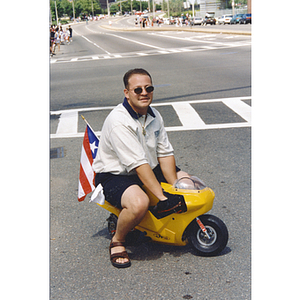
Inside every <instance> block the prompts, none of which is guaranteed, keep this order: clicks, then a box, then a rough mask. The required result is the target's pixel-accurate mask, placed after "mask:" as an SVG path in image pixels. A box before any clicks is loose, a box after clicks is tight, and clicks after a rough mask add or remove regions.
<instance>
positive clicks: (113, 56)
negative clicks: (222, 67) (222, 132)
mask: <svg viewBox="0 0 300 300" xmlns="http://www.w3.org/2000/svg"><path fill="white" fill-rule="evenodd" d="M206 42H207V41H206ZM210 43H211V44H210V45H209V46H207V45H202V44H200V45H197V46H190V47H186V48H170V49H155V50H148V51H142V52H129V53H126V52H125V53H116V54H112V53H107V54H101V55H91V56H81V57H73V58H64V59H59V58H51V59H50V63H51V64H57V63H73V62H81V61H89V60H101V59H116V58H118V59H122V58H132V57H139V56H146V55H169V54H176V53H184V52H195V51H208V50H218V49H227V48H236V47H244V46H249V45H250V44H251V42H248V41H243V42H235V43H224V42H222V43H216V42H210Z"/></svg>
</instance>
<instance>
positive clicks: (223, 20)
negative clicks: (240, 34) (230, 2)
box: [218, 15, 232, 25]
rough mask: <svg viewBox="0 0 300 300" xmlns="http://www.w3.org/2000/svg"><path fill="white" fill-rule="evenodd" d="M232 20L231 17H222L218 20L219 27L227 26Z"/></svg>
mask: <svg viewBox="0 0 300 300" xmlns="http://www.w3.org/2000/svg"><path fill="white" fill-rule="evenodd" d="M231 19H232V15H223V16H222V17H221V18H220V19H219V20H218V23H219V24H220V25H221V24H223V25H225V24H229V23H230V20H231Z"/></svg>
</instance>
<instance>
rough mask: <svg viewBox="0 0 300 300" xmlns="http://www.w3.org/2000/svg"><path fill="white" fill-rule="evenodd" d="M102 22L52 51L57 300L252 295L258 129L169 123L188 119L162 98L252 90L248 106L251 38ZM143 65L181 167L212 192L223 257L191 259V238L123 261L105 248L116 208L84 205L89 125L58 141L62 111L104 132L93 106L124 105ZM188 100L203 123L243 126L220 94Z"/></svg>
mask: <svg viewBox="0 0 300 300" xmlns="http://www.w3.org/2000/svg"><path fill="white" fill-rule="evenodd" d="M99 25H101V23H97V22H95V23H90V24H89V25H88V26H86V25H85V24H79V25H75V26H74V27H73V28H74V36H73V42H72V43H71V44H70V45H64V46H62V47H61V51H60V53H58V54H57V55H56V56H55V57H54V58H53V59H51V69H50V70H51V84H50V88H51V90H50V110H51V120H50V125H51V134H52V136H51V137H52V138H51V148H60V147H62V148H63V150H64V156H63V157H62V158H53V159H51V160H50V163H51V165H50V168H51V177H50V178H51V187H50V189H51V197H50V217H51V224H50V230H51V233H50V234H51V242H50V243H51V244H50V245H51V247H50V267H51V270H50V292H51V293H50V298H51V299H89V300H90V299H209V300H211V299H239V300H240V299H250V289H251V286H250V277H251V268H250V248H251V228H250V227H251V211H250V209H251V194H250V193H251V189H250V186H251V182H250V180H251V174H250V170H251V127H250V125H248V124H247V125H246V126H244V127H242V126H237V127H234V125H232V126H231V127H230V126H228V127H222V126H221V125H220V126H219V127H216V129H203V130H197V129H194V130H187V129H186V130H175V129H174V130H171V128H174V127H176V126H180V125H181V124H180V120H179V118H178V115H177V114H176V113H175V112H174V110H173V109H172V106H170V105H167V104H170V103H176V102H187V101H194V100H214V99H221V98H233V97H246V98H247V99H245V98H243V100H242V101H243V103H245V104H247V105H248V106H249V107H250V106H251V37H249V36H243V35H226V34H211V33H202V32H181V31H179V32H169V31H164V32H158V31H153V32H151V31H147V32H146V31H145V32H143V31H142V32H141V31H134V32H124V31H120V32H116V31H109V30H107V29H104V28H101V27H100V26H99ZM237 26H238V25H237ZM138 66H140V67H143V68H145V69H147V70H148V71H149V72H150V73H151V75H152V76H153V82H154V86H155V93H154V99H155V100H154V102H153V103H154V104H155V105H158V104H161V105H162V106H161V107H160V109H161V112H162V114H163V116H164V119H165V123H166V124H165V125H166V127H169V128H170V130H169V131H168V135H169V138H170V140H171V143H172V145H173V147H174V149H175V155H176V158H177V164H178V165H179V166H180V167H181V168H182V169H184V170H186V171H188V172H189V173H191V174H195V175H198V176H199V177H200V178H202V179H203V180H204V181H205V182H206V183H207V184H208V185H209V186H210V187H211V188H212V189H213V190H214V191H215V193H216V199H215V203H214V207H213V209H212V211H211V212H210V213H212V214H214V215H216V216H218V217H219V218H221V219H222V220H223V221H224V222H225V223H226V225H227V227H228V230H229V242H228V245H227V247H226V248H225V250H224V251H223V252H222V253H221V255H219V256H217V257H212V258H204V257H199V256H196V255H195V253H194V251H193V249H192V248H191V246H189V245H187V246H185V247H171V246H164V245H158V244H153V243H147V244H142V245H140V246H138V247H129V248H128V249H129V252H130V257H131V259H132V266H131V267H130V268H128V269H124V270H119V269H116V268H114V267H112V266H111V264H110V261H109V256H108V245H109V235H108V231H107V229H106V222H105V220H106V218H107V217H108V215H109V213H108V212H106V211H105V210H103V209H101V208H100V207H99V206H97V205H96V204H90V203H88V200H89V197H87V198H86V200H85V201H84V202H82V203H79V202H78V201H77V188H78V172H79V160H80V151H81V145H82V137H81V136H80V134H79V133H82V132H83V131H84V124H83V122H82V121H81V120H80V119H78V124H77V127H76V134H73V133H72V134H71V135H70V136H69V137H68V138H67V137H64V138H59V137H58V136H57V135H56V133H57V130H58V125H59V120H60V118H62V116H63V113H64V112H68V111H69V110H72V109H73V110H74V109H75V110H76V113H77V112H78V113H79V112H80V110H83V111H84V113H83V114H84V116H85V117H86V118H87V119H88V121H89V122H90V123H91V125H92V126H93V128H94V129H95V130H96V131H100V130H101V124H102V122H103V119H104V118H105V116H106V114H107V111H105V112H104V111H101V110H98V109H97V110H93V108H98V107H108V106H114V105H117V104H118V103H120V102H121V101H122V99H123V85H122V76H123V74H124V73H125V72H126V71H127V70H128V69H130V68H133V67H138ZM192 105H193V108H194V109H195V110H196V111H197V113H198V114H199V115H200V117H201V118H202V119H203V120H204V121H205V123H206V124H223V125H224V124H228V123H230V124H240V123H242V122H243V121H244V122H245V120H241V117H240V116H239V115H237V114H236V113H234V112H233V111H232V110H230V109H228V107H226V105H224V103H223V102H222V101H221V102H220V101H219V102H218V101H217V102H215V101H212V102H209V101H206V102H205V101H203V102H200V103H197V104H192ZM58 111H63V113H62V112H58ZM80 113H81V112H80ZM77 133H78V134H77ZM191 297H192V298H191Z"/></svg>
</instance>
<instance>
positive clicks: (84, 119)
mask: <svg viewBox="0 0 300 300" xmlns="http://www.w3.org/2000/svg"><path fill="white" fill-rule="evenodd" d="M81 118H82V119H83V121H84V122H85V123H86V125H87V126H89V128H90V129H91V130H92V132H93V134H94V135H95V137H96V138H97V139H98V140H99V138H98V136H97V134H96V133H95V131H94V130H93V128H92V127H91V125H90V124H89V123H88V121H87V120H86V118H85V117H84V116H83V115H81Z"/></svg>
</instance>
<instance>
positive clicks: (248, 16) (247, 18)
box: [239, 14, 252, 24]
mask: <svg viewBox="0 0 300 300" xmlns="http://www.w3.org/2000/svg"><path fill="white" fill-rule="evenodd" d="M239 23H240V24H247V23H250V24H251V23H252V22H251V14H244V15H243V16H242V17H241V19H240V21H239Z"/></svg>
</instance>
